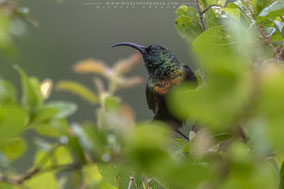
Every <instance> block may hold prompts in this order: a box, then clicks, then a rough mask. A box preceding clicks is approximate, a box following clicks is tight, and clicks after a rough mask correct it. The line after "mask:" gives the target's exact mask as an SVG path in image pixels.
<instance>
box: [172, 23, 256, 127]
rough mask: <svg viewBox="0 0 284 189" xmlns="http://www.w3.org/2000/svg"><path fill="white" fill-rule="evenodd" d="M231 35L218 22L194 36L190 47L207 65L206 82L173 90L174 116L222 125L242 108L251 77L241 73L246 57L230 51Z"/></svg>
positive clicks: (243, 70)
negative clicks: (174, 91) (192, 87)
mask: <svg viewBox="0 0 284 189" xmlns="http://www.w3.org/2000/svg"><path fill="white" fill-rule="evenodd" d="M231 39H232V38H229V37H228V36H227V35H226V33H225V32H224V30H223V29H222V27H221V26H217V27H211V28H210V29H208V30H206V31H205V32H203V33H202V34H201V35H200V36H198V37H197V38H196V39H195V40H194V42H193V50H194V51H195V52H196V53H197V55H199V58H200V60H201V61H202V63H204V64H205V65H206V68H207V83H205V84H204V85H203V86H200V87H199V88H198V89H196V90H191V89H190V86H184V87H182V88H180V89H179V90H177V91H176V93H173V96H172V97H173V98H171V99H172V101H170V105H171V107H172V108H173V109H172V112H174V113H175V114H176V115H177V116H180V117H181V118H183V119H187V118H189V117H190V118H191V119H196V120H197V121H200V122H201V123H206V124H209V125H210V126H214V127H216V126H218V127H221V126H222V125H223V126H225V125H228V124H230V123H231V122H232V121H233V120H234V118H235V116H236V115H238V113H240V112H241V111H242V107H243V103H245V102H246V100H247V98H248V96H249V92H250V82H251V81H250V77H249V75H246V74H244V73H245V72H246V70H247V69H248V65H247V64H246V61H245V60H243V59H242V58H241V56H239V57H236V56H235V55H234V54H233V51H232V49H233V48H232V43H231ZM234 44H235V43H234Z"/></svg>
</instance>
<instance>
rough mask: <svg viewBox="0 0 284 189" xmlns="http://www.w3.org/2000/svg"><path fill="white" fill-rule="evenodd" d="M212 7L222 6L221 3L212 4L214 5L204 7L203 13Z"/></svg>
mask: <svg viewBox="0 0 284 189" xmlns="http://www.w3.org/2000/svg"><path fill="white" fill-rule="evenodd" d="M211 7H221V6H220V5H217V4H212V5H209V6H208V7H207V8H206V9H204V10H203V11H202V12H201V14H202V15H203V14H205V13H206V12H207V11H208V10H209V9H210V8H211Z"/></svg>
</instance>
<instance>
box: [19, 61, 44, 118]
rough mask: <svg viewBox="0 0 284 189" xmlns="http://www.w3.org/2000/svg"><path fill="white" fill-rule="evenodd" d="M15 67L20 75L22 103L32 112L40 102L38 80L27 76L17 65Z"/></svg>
mask: <svg viewBox="0 0 284 189" xmlns="http://www.w3.org/2000/svg"><path fill="white" fill-rule="evenodd" d="M15 68H16V69H17V70H18V72H19V74H20V76H21V82H22V91H23V95H22V102H23V105H24V106H25V108H26V109H27V110H28V111H30V112H32V113H33V112H35V111H36V109H37V108H39V106H40V105H41V104H42V96H41V93H40V86H39V82H38V80H36V79H35V78H28V76H27V75H26V73H25V72H24V70H22V69H21V68H20V67H19V66H15Z"/></svg>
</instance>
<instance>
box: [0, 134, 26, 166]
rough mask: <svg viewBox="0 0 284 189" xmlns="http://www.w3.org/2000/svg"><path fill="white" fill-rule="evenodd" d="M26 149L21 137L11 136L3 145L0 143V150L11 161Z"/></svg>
mask: <svg viewBox="0 0 284 189" xmlns="http://www.w3.org/2000/svg"><path fill="white" fill-rule="evenodd" d="M26 149H27V144H26V142H25V140H24V139H22V138H13V139H10V140H8V141H7V142H6V143H4V144H3V145H0V150H1V151H2V152H3V153H4V154H5V156H6V157H7V158H8V159H9V160H10V161H13V160H15V159H17V158H19V157H20V156H22V155H23V153H24V152H25V151H26Z"/></svg>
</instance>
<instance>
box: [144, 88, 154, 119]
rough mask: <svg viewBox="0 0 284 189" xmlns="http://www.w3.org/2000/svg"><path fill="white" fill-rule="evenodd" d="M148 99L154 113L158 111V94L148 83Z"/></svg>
mask: <svg viewBox="0 0 284 189" xmlns="http://www.w3.org/2000/svg"><path fill="white" fill-rule="evenodd" d="M145 93H146V100H147V104H148V107H149V109H150V110H152V111H153V112H154V113H155V111H156V95H155V92H154V90H153V89H152V88H151V86H149V84H147V85H146V91H145Z"/></svg>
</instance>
